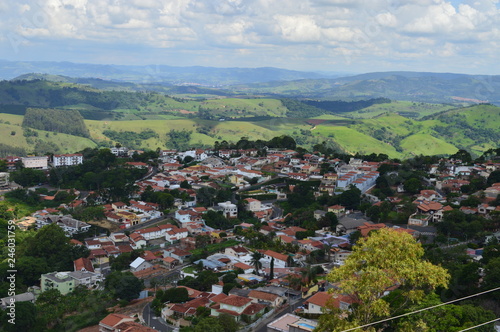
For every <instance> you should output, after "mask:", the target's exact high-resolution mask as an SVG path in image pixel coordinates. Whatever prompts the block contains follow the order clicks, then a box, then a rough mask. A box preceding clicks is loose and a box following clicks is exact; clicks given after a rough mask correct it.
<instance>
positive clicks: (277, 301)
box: [248, 289, 285, 308]
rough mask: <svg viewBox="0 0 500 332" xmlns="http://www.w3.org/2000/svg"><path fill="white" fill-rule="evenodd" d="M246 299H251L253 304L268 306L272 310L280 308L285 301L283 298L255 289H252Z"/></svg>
mask: <svg viewBox="0 0 500 332" xmlns="http://www.w3.org/2000/svg"><path fill="white" fill-rule="evenodd" d="M248 298H250V299H252V301H253V302H254V303H264V304H268V305H270V306H271V307H273V308H277V307H279V306H281V305H282V304H283V303H284V301H285V298H283V297H281V296H279V295H277V294H273V293H268V292H263V291H260V290H256V289H252V290H251V291H250V293H248Z"/></svg>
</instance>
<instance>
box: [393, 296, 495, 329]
mask: <svg viewBox="0 0 500 332" xmlns="http://www.w3.org/2000/svg"><path fill="white" fill-rule="evenodd" d="M441 303H442V302H441V301H440V299H439V297H438V296H437V295H436V294H434V293H430V294H428V295H427V296H426V298H425V299H424V300H423V301H422V302H421V303H419V304H418V305H414V306H411V307H409V308H408V309H407V310H405V311H406V312H411V311H415V310H419V309H423V308H428V307H430V306H434V305H438V304H441ZM493 319H495V314H494V313H493V312H492V311H489V310H485V309H483V308H482V307H480V306H475V305H470V304H466V305H454V304H451V305H446V306H441V307H438V308H435V309H432V310H427V311H424V312H422V313H420V314H418V315H409V316H406V317H404V318H402V319H400V320H395V321H393V322H392V324H394V325H395V326H394V327H395V328H396V330H397V331H461V330H463V329H466V328H470V327H472V326H475V325H479V324H482V323H484V322H488V321H490V320H493ZM416 327H418V328H416ZM474 331H481V332H490V331H494V328H493V326H491V325H490V326H488V325H486V326H483V327H477V328H475V329H474Z"/></svg>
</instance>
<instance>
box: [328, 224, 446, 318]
mask: <svg viewBox="0 0 500 332" xmlns="http://www.w3.org/2000/svg"><path fill="white" fill-rule="evenodd" d="M423 255H424V249H423V248H422V246H421V244H420V243H418V242H416V240H415V239H414V238H413V237H412V236H411V235H409V234H408V233H404V232H399V231H397V230H395V229H392V228H383V229H380V230H378V231H374V232H371V233H370V235H369V236H368V237H367V238H364V239H360V240H359V241H358V244H357V245H356V246H355V247H354V250H353V253H352V254H351V255H350V256H349V257H348V258H347V259H346V261H345V264H344V265H342V266H341V267H340V268H337V269H334V270H332V271H331V272H330V274H329V275H328V280H329V281H330V282H332V283H336V282H338V288H337V289H335V290H334V294H338V295H341V294H348V296H350V297H351V298H352V300H353V301H354V302H355V303H356V306H355V309H354V310H353V312H352V313H351V314H349V319H350V320H351V321H354V322H357V323H359V324H366V323H369V322H371V321H373V320H374V318H379V317H388V316H390V315H391V308H390V303H388V302H386V301H385V300H384V299H383V296H384V292H386V291H387V290H388V289H389V288H391V287H394V286H395V285H398V286H399V289H400V290H401V297H403V298H404V301H403V303H402V305H403V306H405V305H407V304H411V303H418V302H419V301H420V300H421V299H422V298H423V297H424V295H425V292H424V291H425V290H432V289H435V288H436V287H446V286H447V284H448V281H449V279H450V275H449V274H448V272H447V271H446V270H445V269H443V268H442V267H440V266H436V265H433V264H431V263H430V262H428V261H425V260H423V259H422V257H423Z"/></svg>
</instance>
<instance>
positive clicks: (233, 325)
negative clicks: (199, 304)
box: [218, 313, 239, 332]
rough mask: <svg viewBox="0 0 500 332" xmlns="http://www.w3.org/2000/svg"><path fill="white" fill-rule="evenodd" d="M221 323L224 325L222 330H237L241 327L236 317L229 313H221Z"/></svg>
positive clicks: (228, 331) (232, 331) (226, 331)
mask: <svg viewBox="0 0 500 332" xmlns="http://www.w3.org/2000/svg"><path fill="white" fill-rule="evenodd" d="M218 318H219V324H220V325H221V326H222V330H221V331H224V332H236V331H238V329H239V325H238V323H237V322H236V320H235V319H234V317H233V316H231V315H229V314H224V313H223V314H220V315H219V317H218Z"/></svg>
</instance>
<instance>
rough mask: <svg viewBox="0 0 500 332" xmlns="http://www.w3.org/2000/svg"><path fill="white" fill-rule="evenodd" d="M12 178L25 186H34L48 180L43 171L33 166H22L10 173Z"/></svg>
mask: <svg viewBox="0 0 500 332" xmlns="http://www.w3.org/2000/svg"><path fill="white" fill-rule="evenodd" d="M10 179H11V181H13V182H15V183H17V184H19V185H21V186H23V187H29V186H34V185H36V184H38V183H41V182H45V181H47V177H46V176H45V173H44V172H43V171H40V170H37V169H32V168H22V169H20V170H18V171H14V172H12V173H11V174H10Z"/></svg>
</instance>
